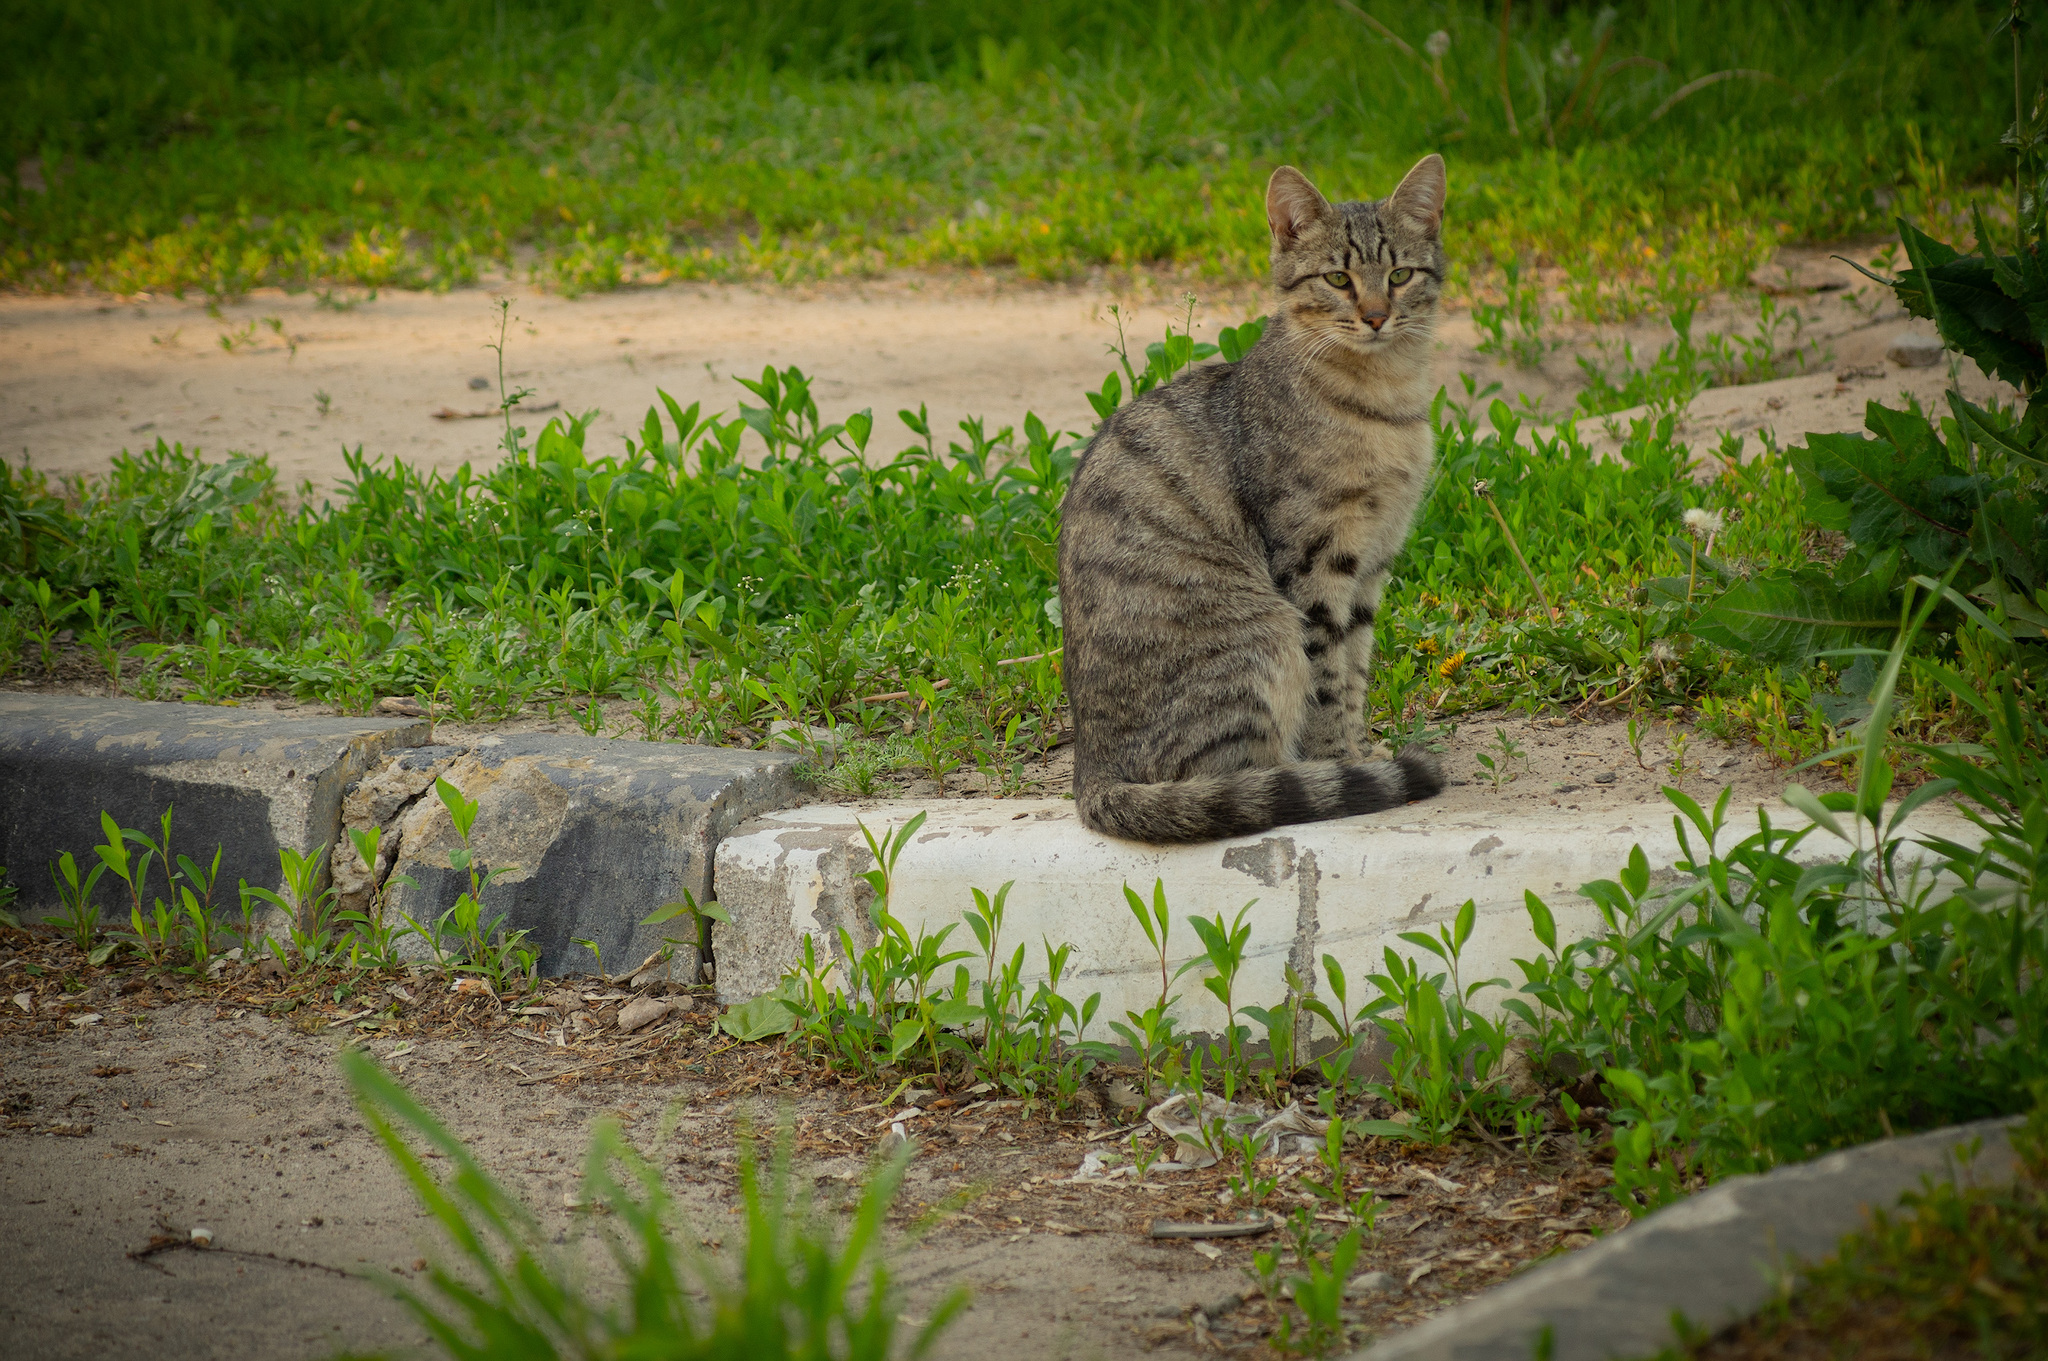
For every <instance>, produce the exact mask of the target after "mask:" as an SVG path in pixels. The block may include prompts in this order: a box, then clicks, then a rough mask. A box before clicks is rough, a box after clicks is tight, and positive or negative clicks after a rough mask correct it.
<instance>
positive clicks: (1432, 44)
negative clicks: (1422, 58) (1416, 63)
mask: <svg viewBox="0 0 2048 1361" xmlns="http://www.w3.org/2000/svg"><path fill="white" fill-rule="evenodd" d="M1422 50H1423V51H1425V52H1427V53H1429V55H1430V56H1432V57H1441V56H1443V54H1444V53H1446V52H1448V51H1450V50H1451V35H1450V34H1448V33H1446V32H1444V31H1443V30H1442V29H1438V30H1437V31H1436V32H1434V33H1432V34H1430V35H1429V36H1428V37H1427V38H1424V39H1423V40H1422Z"/></svg>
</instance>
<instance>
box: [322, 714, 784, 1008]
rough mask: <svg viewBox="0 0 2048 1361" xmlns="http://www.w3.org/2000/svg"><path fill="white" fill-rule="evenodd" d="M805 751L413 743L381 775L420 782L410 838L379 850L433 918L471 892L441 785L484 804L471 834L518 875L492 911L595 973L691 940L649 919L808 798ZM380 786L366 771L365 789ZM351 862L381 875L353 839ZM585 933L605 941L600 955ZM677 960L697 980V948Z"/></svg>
mask: <svg viewBox="0 0 2048 1361" xmlns="http://www.w3.org/2000/svg"><path fill="white" fill-rule="evenodd" d="M801 759H802V758H801V757H800V756H798V755H796V754H795V753H789V752H763V751H735V750H727V749H723V748H716V747H697V746H686V745H683V744H680V743H669V742H654V743H649V742H636V741H631V740H622V741H610V740H606V739H602V738H587V737H550V736H540V735H506V736H502V737H497V736H492V737H484V738H481V739H479V740H478V741H476V742H475V743H473V744H471V745H469V746H466V747H460V746H434V747H419V748H415V749H414V750H411V751H407V752H402V753H400V754H399V755H397V756H396V757H394V758H392V759H391V760H390V761H389V762H387V763H385V766H384V767H383V768H381V769H380V770H379V771H378V772H376V773H375V776H373V779H375V778H376V777H382V778H384V779H385V780H387V781H389V780H390V779H391V777H393V776H394V775H401V774H410V775H411V776H412V778H411V779H409V780H406V781H405V782H404V784H403V785H401V786H400V788H399V789H398V790H393V791H391V792H392V793H402V791H403V789H404V788H406V787H411V786H416V792H414V793H412V794H411V795H410V797H406V798H403V799H402V800H393V801H392V802H395V804H396V806H395V807H392V808H391V810H390V812H389V813H387V814H386V815H385V816H386V818H387V819H388V820H380V823H379V825H382V826H384V828H385V836H386V840H387V841H388V842H393V843H395V851H393V852H392V853H391V854H390V858H389V859H387V858H386V855H385V854H380V855H379V857H378V859H379V861H380V869H381V871H382V875H383V876H388V875H392V874H394V873H395V874H397V875H403V876H405V877H406V878H409V879H411V880H412V881H413V882H412V884H410V885H401V884H395V883H394V884H393V886H392V889H391V892H390V895H389V897H388V899H387V906H386V910H387V911H397V912H404V913H409V914H410V915H411V916H413V917H414V918H415V919H417V920H418V921H420V922H422V923H426V922H429V921H431V920H432V919H433V918H434V917H435V916H437V915H438V914H439V913H441V912H442V911H445V910H446V909H447V908H448V907H449V906H450V905H451V904H452V903H454V901H455V899H456V897H457V896H458V895H459V894H461V893H462V892H463V891H464V890H466V889H467V888H468V886H469V881H468V875H467V874H466V873H465V872H458V871H456V870H454V869H452V868H451V867H450V865H449V853H450V852H452V851H454V850H455V849H457V848H458V846H459V845H460V844H461V843H460V842H459V841H458V840H457V838H456V835H455V827H454V824H453V822H452V821H451V820H450V819H449V816H448V810H447V809H446V808H445V807H444V806H443V805H442V803H441V801H440V799H439V798H437V797H436V796H435V795H434V794H433V792H432V785H433V781H434V779H435V778H436V777H442V778H446V779H447V780H448V782H449V783H451V784H453V785H454V786H455V787H456V788H457V789H460V790H461V791H462V792H463V793H464V794H465V795H466V796H467V797H469V798H471V799H474V800H476V802H477V805H478V809H477V821H476V825H475V827H474V828H473V829H472V831H471V834H470V839H471V844H472V846H473V847H474V848H475V850H476V853H477V858H478V860H479V862H480V863H481V864H482V865H484V866H487V867H491V868H503V869H504V873H503V874H502V875H501V876H500V877H499V878H498V880H497V881H496V882H495V883H493V884H492V885H491V887H490V888H489V889H487V890H486V891H485V893H484V895H483V901H484V904H485V908H486V916H487V917H491V916H496V915H497V914H498V913H500V912H503V913H505V914H506V918H507V925H508V926H510V927H511V928H513V929H515V930H525V931H527V932H529V933H530V934H529V936H528V944H530V945H531V946H533V947H534V948H535V949H537V950H538V951H539V953H540V962H541V972H543V973H546V974H560V973H567V972H570V971H571V970H579V971H581V970H589V969H593V968H596V967H598V964H599V959H601V960H602V963H603V967H604V968H607V969H610V970H613V971H617V970H619V969H627V968H631V967H632V966H634V965H636V964H638V963H639V962H640V961H641V960H642V959H644V958H646V957H647V956H648V955H649V954H650V953H652V952H653V951H655V950H657V949H659V948H661V945H662V942H663V939H664V933H666V935H667V936H670V937H674V936H679V935H682V934H684V933H685V931H684V928H685V927H686V925H687V923H685V922H677V923H673V924H670V925H666V926H642V925H640V924H639V923H640V921H641V919H642V918H644V917H646V916H647V915H649V914H650V913H652V912H653V911H654V910H655V909H657V908H659V907H661V906H662V905H663V904H665V903H671V902H676V901H679V900H681V898H682V897H683V893H684V891H685V890H688V891H689V892H690V893H692V894H694V895H695V896H696V899H697V901H698V902H700V903H702V902H709V901H711V899H712V887H711V866H712V854H713V851H714V850H715V848H716V847H717V846H718V844H719V842H720V840H721V839H722V838H723V837H724V836H725V835H726V834H727V833H728V832H730V831H731V830H732V829H733V828H734V827H736V826H738V825H739V824H740V823H742V822H744V821H745V820H746V819H748V818H751V817H756V816H758V815H760V814H762V813H764V812H766V811H768V810H770V809H775V808H783V807H787V806H788V805H790V804H792V803H795V802H796V801H797V800H798V799H800V798H802V797H804V796H805V794H806V793H807V791H806V790H805V789H804V787H803V786H801V785H799V784H798V783H797V782H796V781H795V780H794V779H793V778H792V776H791V770H792V769H793V768H794V767H795V766H796V765H797V764H798V763H799V761H800V760H801ZM372 783H373V780H365V781H364V782H363V785H362V786H359V792H360V790H362V789H365V788H367V787H369V786H370V785H371V784H372ZM358 811H359V810H358V809H356V808H351V810H350V812H351V813H352V814H354V813H357V812H358ZM362 811H368V812H371V813H375V812H381V811H383V810H382V809H369V810H362ZM353 820H354V819H353V817H352V818H351V819H350V821H351V822H353ZM335 861H336V863H337V864H338V865H340V866H342V871H341V872H342V873H343V874H345V875H347V874H354V875H355V876H356V877H357V878H361V879H366V878H367V876H366V875H363V874H362V873H361V871H362V869H363V867H362V866H361V864H360V862H359V861H358V860H357V858H356V854H355V850H354V847H353V846H352V845H350V844H348V841H347V838H346V834H345V832H344V833H343V835H342V837H341V839H340V840H338V841H337V842H336V847H335ZM380 877H381V876H380ZM579 938H580V939H583V940H590V941H593V942H594V943H595V944H596V945H597V947H598V949H599V951H600V955H599V957H598V958H597V959H594V958H593V957H592V956H591V954H590V952H589V951H588V950H586V949H585V948H584V947H583V946H581V945H579V944H577V943H576V942H577V940H578V939H579ZM408 943H409V944H416V943H417V942H408ZM675 964H676V976H679V977H683V978H688V979H690V980H692V981H694V979H695V977H696V961H695V951H694V948H684V949H681V950H678V952H677V957H676V961H675Z"/></svg>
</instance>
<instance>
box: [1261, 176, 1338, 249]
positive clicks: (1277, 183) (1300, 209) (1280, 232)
mask: <svg viewBox="0 0 2048 1361" xmlns="http://www.w3.org/2000/svg"><path fill="white" fill-rule="evenodd" d="M1329 211H1330V203H1329V200H1328V199H1326V198H1324V197H1323V196H1322V195H1321V194H1319V193H1317V192H1316V187H1315V186H1314V185H1313V184H1310V183H1309V182H1308V176H1306V175H1304V174H1302V173H1301V172H1300V171H1299V170H1296V169H1295V168H1294V167H1293V166H1291V165H1283V166H1281V167H1280V168H1279V169H1278V170H1275V171H1274V172H1273V178H1272V179H1270V180H1267V181H1266V224H1267V225H1268V226H1270V227H1271V228H1272V229H1273V246H1274V248H1275V249H1276V250H1286V249H1288V248H1289V247H1290V246H1292V245H1293V244H1294V243H1295V242H1296V241H1299V240H1300V239H1301V234H1302V233H1303V232H1305V231H1307V230H1308V227H1309V224H1310V223H1312V222H1314V221H1315V220H1316V219H1318V218H1320V217H1321V216H1322V215H1323V214H1324V213H1327V212H1329Z"/></svg>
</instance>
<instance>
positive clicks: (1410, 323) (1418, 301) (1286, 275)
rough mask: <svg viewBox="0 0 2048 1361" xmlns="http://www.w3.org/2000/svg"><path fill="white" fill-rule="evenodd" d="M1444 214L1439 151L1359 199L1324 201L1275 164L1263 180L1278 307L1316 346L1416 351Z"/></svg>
mask: <svg viewBox="0 0 2048 1361" xmlns="http://www.w3.org/2000/svg"><path fill="white" fill-rule="evenodd" d="M1443 220H1444V158H1443V157H1441V156H1439V155H1437V154H1435V153H1434V152H1432V153H1430V154H1429V155H1427V156H1424V157H1423V158H1422V159H1421V160H1419V161H1417V162H1416V163H1415V168H1414V169H1412V170H1410V171H1409V172H1408V174H1407V175H1406V176H1405V177H1403V179H1402V180H1401V183H1400V185H1399V187H1397V188H1396V189H1395V190H1394V192H1393V193H1391V194H1389V195H1387V197H1385V198H1383V199H1376V200H1373V201H1371V202H1366V203H1331V202H1330V201H1329V200H1328V199H1326V198H1324V197H1323V196H1322V195H1321V194H1320V193H1318V192H1317V191H1316V187H1315V186H1314V185H1313V184H1310V183H1309V182H1308V177H1307V176H1306V175H1303V174H1302V173H1301V172H1300V171H1299V170H1296V169H1295V168H1294V167H1293V166H1291V165H1283V166H1281V167H1280V168H1279V169H1278V170H1275V171H1274V172H1273V178H1272V179H1271V180H1269V181H1268V182H1267V184H1266V221H1267V223H1268V224H1269V225H1270V226H1271V227H1272V229H1273V287H1274V289H1275V290H1276V292H1277V293H1278V295H1279V297H1278V306H1279V309H1280V311H1281V312H1283V313H1284V314H1286V316H1287V317H1288V319H1289V321H1290V323H1291V325H1292V327H1293V328H1294V329H1295V330H1296V331H1297V332H1298V333H1300V334H1301V335H1302V336H1303V338H1304V339H1305V340H1309V341H1311V342H1312V343H1315V344H1316V346H1317V348H1318V349H1321V348H1324V347H1326V346H1329V347H1334V346H1342V347H1344V348H1345V349H1348V350H1351V351H1354V352H1357V353H1360V354H1388V353H1392V352H1394V351H1413V352H1417V353H1420V352H1422V351H1423V349H1424V347H1425V346H1426V343H1427V342H1428V340H1429V338H1430V336H1431V334H1432V332H1433V331H1434V330H1435V328H1436V319H1437V308H1438V305H1439V303H1440V301H1441V300H1442V297H1443V287H1444V248H1443V241H1442V235H1443Z"/></svg>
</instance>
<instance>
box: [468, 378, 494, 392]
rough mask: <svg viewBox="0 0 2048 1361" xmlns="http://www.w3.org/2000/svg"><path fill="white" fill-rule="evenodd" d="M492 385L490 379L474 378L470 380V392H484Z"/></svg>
mask: <svg viewBox="0 0 2048 1361" xmlns="http://www.w3.org/2000/svg"><path fill="white" fill-rule="evenodd" d="M490 385H491V380H490V379H488V378H472V379H470V380H469V390H470V391H471V392H482V391H483V390H484V389H485V388H487V387H489V386H490Z"/></svg>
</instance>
